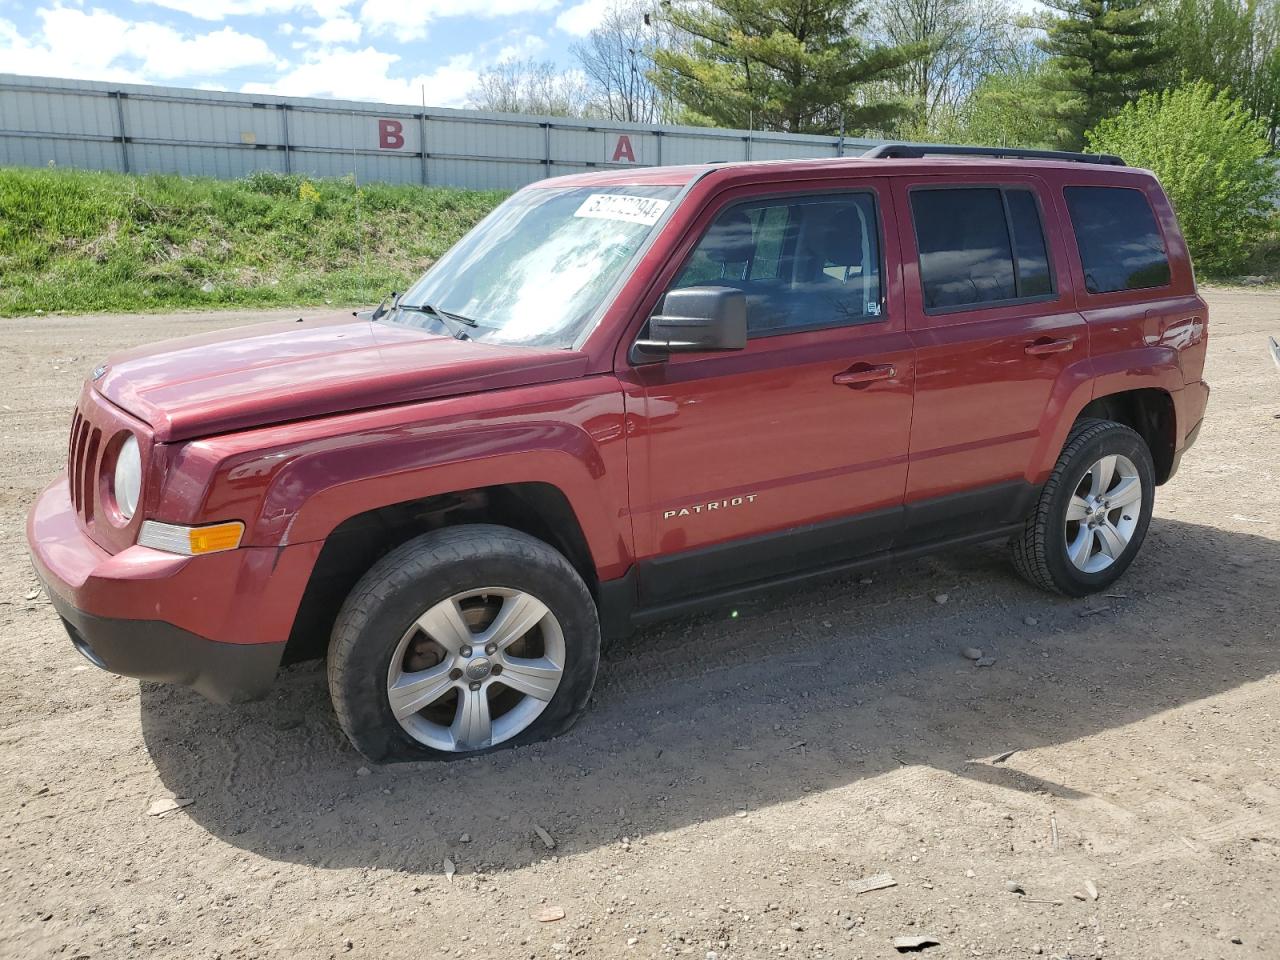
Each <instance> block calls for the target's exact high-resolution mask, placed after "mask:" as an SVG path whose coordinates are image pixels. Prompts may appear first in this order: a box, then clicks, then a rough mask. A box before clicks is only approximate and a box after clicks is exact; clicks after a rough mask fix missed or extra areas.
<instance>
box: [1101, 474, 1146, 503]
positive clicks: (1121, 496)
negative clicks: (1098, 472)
mask: <svg viewBox="0 0 1280 960" xmlns="http://www.w3.org/2000/svg"><path fill="white" fill-rule="evenodd" d="M1104 499H1105V500H1106V501H1107V503H1109V504H1110V505H1111V506H1112V507H1127V506H1128V505H1129V504H1131V503H1137V502H1138V501H1139V500H1141V499H1142V481H1141V480H1139V479H1138V478H1137V477H1123V478H1121V480H1120V482H1119V483H1118V484H1116V488H1115V489H1114V490H1112V491H1111V492H1110V493H1108V494H1107V495H1106V497H1105V498H1104Z"/></svg>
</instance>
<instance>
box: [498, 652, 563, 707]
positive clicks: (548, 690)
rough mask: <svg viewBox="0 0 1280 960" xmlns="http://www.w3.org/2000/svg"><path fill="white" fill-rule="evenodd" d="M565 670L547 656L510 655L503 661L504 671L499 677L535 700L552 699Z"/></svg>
mask: <svg viewBox="0 0 1280 960" xmlns="http://www.w3.org/2000/svg"><path fill="white" fill-rule="evenodd" d="M563 672H564V671H563V670H562V669H561V668H560V667H559V666H557V665H556V664H555V663H553V662H552V661H550V660H548V659H547V658H546V657H540V658H539V659H537V660H525V659H522V658H519V657H508V658H506V659H505V660H504V661H503V666H502V673H501V674H500V675H499V676H498V678H497V679H498V680H499V681H500V682H502V683H505V684H506V685H507V686H508V687H510V688H511V689H512V690H515V691H517V692H519V693H523V694H526V695H528V696H530V697H533V698H534V699H535V700H550V699H551V698H552V697H554V696H555V695H556V688H557V687H559V686H560V676H561V674H562V673H563Z"/></svg>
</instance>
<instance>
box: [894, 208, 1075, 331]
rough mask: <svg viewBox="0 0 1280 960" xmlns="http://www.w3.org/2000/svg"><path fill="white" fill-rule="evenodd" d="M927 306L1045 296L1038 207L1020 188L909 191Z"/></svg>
mask: <svg viewBox="0 0 1280 960" xmlns="http://www.w3.org/2000/svg"><path fill="white" fill-rule="evenodd" d="M911 216H912V220H913V222H914V224H915V230H916V247H917V249H918V251H919V254H920V284H921V288H922V293H923V296H924V306H925V309H926V310H946V309H954V308H958V307H966V306H981V305H997V304H1002V303H1009V302H1011V301H1017V300H1028V299H1037V298H1042V297H1048V296H1052V295H1053V292H1054V286H1053V273H1052V271H1051V270H1050V268H1049V253H1048V248H1047V247H1046V246H1045V239H1044V229H1043V226H1042V224H1041V219H1040V208H1039V206H1038V204H1037V203H1036V198H1035V194H1033V193H1032V192H1031V191H1030V190H1027V189H1019V188H1002V187H959V188H944V189H918V190H912V191H911Z"/></svg>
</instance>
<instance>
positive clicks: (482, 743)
mask: <svg viewBox="0 0 1280 960" xmlns="http://www.w3.org/2000/svg"><path fill="white" fill-rule="evenodd" d="M449 732H450V733H452V734H453V742H454V743H455V744H457V749H459V750H479V749H480V748H481V747H487V746H489V742H490V741H491V740H492V739H493V720H492V719H491V718H490V716H489V691H488V690H487V689H485V688H484V687H481V688H480V689H479V690H472V689H470V688H469V687H464V688H462V689H461V690H460V691H459V692H458V712H457V714H456V715H455V716H454V718H453V726H452V727H450V728H449Z"/></svg>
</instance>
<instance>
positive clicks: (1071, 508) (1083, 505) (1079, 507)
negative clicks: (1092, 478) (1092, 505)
mask: <svg viewBox="0 0 1280 960" xmlns="http://www.w3.org/2000/svg"><path fill="white" fill-rule="evenodd" d="M1087 516H1089V504H1088V503H1087V502H1086V501H1085V499H1084V497H1082V496H1080V495H1079V494H1072V496H1071V501H1070V502H1069V503H1068V504H1067V520H1068V521H1071V520H1083V519H1085V517H1087Z"/></svg>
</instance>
